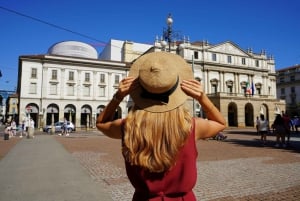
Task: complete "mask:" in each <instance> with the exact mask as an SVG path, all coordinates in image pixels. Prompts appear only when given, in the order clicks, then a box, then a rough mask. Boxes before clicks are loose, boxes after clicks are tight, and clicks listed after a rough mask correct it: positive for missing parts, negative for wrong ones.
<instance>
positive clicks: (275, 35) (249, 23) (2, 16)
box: [0, 0, 300, 90]
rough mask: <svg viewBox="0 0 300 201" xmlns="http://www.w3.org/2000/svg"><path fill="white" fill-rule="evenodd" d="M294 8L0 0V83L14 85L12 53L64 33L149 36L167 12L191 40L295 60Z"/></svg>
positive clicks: (287, 2) (284, 62) (258, 2)
mask: <svg viewBox="0 0 300 201" xmlns="http://www.w3.org/2000/svg"><path fill="white" fill-rule="evenodd" d="M6 9H9V10H12V11H16V12H17V13H22V14H24V15H26V16H27V17H24V16H22V15H20V14H17V13H14V12H11V11H8V10H6ZM299 10H300V1H299V0H252V1H245V0H227V1H224V0H151V1H150V0H148V1H146V0H126V1H124V0H112V1H99V0H73V1H64V0H60V1H58V0H51V1H50V0H44V1H41V0H26V1H20V0H9V1H8V0H0V25H1V29H0V36H1V37H0V49H1V54H0V70H1V71H2V75H3V76H2V77H1V78H0V90H1V89H4V90H14V89H15V87H16V85H17V74H18V57H19V56H20V55H34V54H46V53H47V51H48V48H49V47H50V46H51V45H53V44H54V43H57V42H61V41H67V40H77V41H81V42H85V43H88V44H92V45H96V46H95V47H96V49H97V50H98V52H99V53H100V51H101V46H98V45H97V44H99V43H101V42H103V43H107V42H108V41H109V40H110V39H118V40H131V41H134V42H140V43H148V44H153V42H154V40H155V37H156V36H157V35H158V36H161V35H162V30H163V28H164V27H166V18H167V16H168V14H169V13H171V14H172V17H173V20H174V23H173V30H174V31H176V32H178V33H180V34H181V35H185V36H189V38H190V41H192V42H193V41H199V40H208V41H209V43H212V44H217V43H222V42H224V41H232V42H234V43H235V44H237V45H238V46H240V47H241V48H243V49H247V48H252V49H253V51H254V52H257V53H258V52H260V51H261V50H262V49H264V50H266V53H267V54H268V55H273V56H274V57H275V62H276V69H281V68H284V67H289V66H293V65H295V64H300V49H299V46H300V22H299V20H300V12H299ZM30 17H32V18H35V19H39V20H41V21H43V22H47V23H50V24H52V25H56V26H59V27H61V28H63V29H67V30H69V31H66V30H63V29H59V28H55V27H54V26H51V25H49V24H45V23H41V22H39V21H36V20H33V19H32V18H30ZM70 31H71V32H70ZM72 32H76V33H79V34H75V33H72ZM82 35H84V36H82ZM86 36H87V37H86Z"/></svg>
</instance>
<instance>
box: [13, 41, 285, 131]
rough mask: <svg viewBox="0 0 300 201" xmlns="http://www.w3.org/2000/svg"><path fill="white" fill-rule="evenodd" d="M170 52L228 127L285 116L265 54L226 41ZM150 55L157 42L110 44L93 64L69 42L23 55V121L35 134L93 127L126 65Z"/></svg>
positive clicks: (174, 47)
mask: <svg viewBox="0 0 300 201" xmlns="http://www.w3.org/2000/svg"><path fill="white" fill-rule="evenodd" d="M169 47H170V52H172V53H174V54H179V55H181V56H182V57H183V58H184V59H185V60H186V61H187V62H188V63H190V65H191V68H193V71H194V75H195V78H196V79H198V80H200V81H201V82H202V83H203V84H204V87H205V91H206V92H207V94H208V96H209V97H210V99H211V100H212V101H213V102H214V104H215V105H216V106H217V107H218V108H219V109H220V111H221V112H222V114H223V115H224V117H225V119H226V120H227V124H228V126H234V127H245V126H251V127H252V126H254V122H255V118H256V116H258V115H259V114H260V113H264V114H265V115H266V116H267V118H268V119H269V120H270V121H272V120H273V119H274V111H277V110H285V102H284V101H280V100H277V99H276V79H275V65H274V59H273V58H271V57H267V56H266V54H265V53H264V52H262V53H260V54H255V53H253V52H252V51H251V50H247V51H244V50H242V49H241V48H239V47H238V46H237V45H236V44H234V43H232V42H230V41H227V42H224V43H221V44H216V45H211V44H208V43H207V42H195V43H190V42H189V41H182V42H180V43H172V44H171V45H170V46H169ZM149 51H166V48H165V46H163V43H161V41H159V40H156V41H155V43H154V45H147V44H140V43H134V42H130V41H119V40H111V41H110V42H109V44H108V45H107V46H106V47H105V48H104V50H103V51H102V52H101V53H100V55H99V57H98V53H97V51H96V49H94V48H93V47H92V46H90V45H88V44H85V43H81V42H77V41H66V42H61V43H57V44H54V45H53V46H52V47H50V48H49V50H48V53H47V54H41V55H27V56H20V57H19V76H18V88H17V93H18V94H19V111H20V112H19V119H20V121H22V120H24V119H26V117H28V116H29V115H30V117H32V118H33V119H34V120H35V122H36V125H37V127H39V128H41V127H43V126H44V125H45V124H47V125H49V124H52V123H53V122H56V121H62V120H63V119H64V118H66V119H67V120H70V121H72V122H73V123H74V124H75V126H76V127H77V128H90V127H95V120H96V117H97V115H98V114H99V113H100V112H101V110H102V109H103V108H104V106H105V105H106V104H107V103H108V101H109V100H110V99H111V97H112V96H113V94H114V92H115V90H116V88H117V87H118V83H119V81H120V80H121V79H122V78H123V77H125V76H127V72H128V70H129V68H130V64H131V62H132V61H133V60H134V59H136V58H137V57H138V56H140V55H142V54H144V53H145V52H149ZM129 103H130V100H128V99H127V100H123V102H122V103H121V104H120V107H119V109H118V112H116V115H118V116H123V115H124V114H126V113H127V108H128V106H129V105H128V104H129ZM193 109H194V110H193V112H194V115H198V116H199V115H203V112H202V110H201V106H200V105H199V104H197V103H193Z"/></svg>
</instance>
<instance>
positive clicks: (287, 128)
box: [282, 111, 292, 145]
mask: <svg viewBox="0 0 300 201" xmlns="http://www.w3.org/2000/svg"><path fill="white" fill-rule="evenodd" d="M282 119H283V123H284V128H285V134H286V138H287V139H286V144H287V145H289V144H290V138H291V125H292V121H291V118H290V116H289V115H288V114H287V113H286V112H283V111H282Z"/></svg>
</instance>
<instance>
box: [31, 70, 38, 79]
mask: <svg viewBox="0 0 300 201" xmlns="http://www.w3.org/2000/svg"><path fill="white" fill-rule="evenodd" d="M31 78H37V69H36V68H32V69H31Z"/></svg>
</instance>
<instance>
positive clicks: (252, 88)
mask: <svg viewBox="0 0 300 201" xmlns="http://www.w3.org/2000/svg"><path fill="white" fill-rule="evenodd" d="M254 91H255V86H254V84H253V82H252V84H251V93H252V96H253V95H254Z"/></svg>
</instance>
